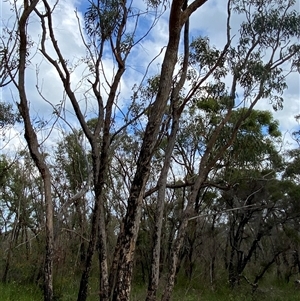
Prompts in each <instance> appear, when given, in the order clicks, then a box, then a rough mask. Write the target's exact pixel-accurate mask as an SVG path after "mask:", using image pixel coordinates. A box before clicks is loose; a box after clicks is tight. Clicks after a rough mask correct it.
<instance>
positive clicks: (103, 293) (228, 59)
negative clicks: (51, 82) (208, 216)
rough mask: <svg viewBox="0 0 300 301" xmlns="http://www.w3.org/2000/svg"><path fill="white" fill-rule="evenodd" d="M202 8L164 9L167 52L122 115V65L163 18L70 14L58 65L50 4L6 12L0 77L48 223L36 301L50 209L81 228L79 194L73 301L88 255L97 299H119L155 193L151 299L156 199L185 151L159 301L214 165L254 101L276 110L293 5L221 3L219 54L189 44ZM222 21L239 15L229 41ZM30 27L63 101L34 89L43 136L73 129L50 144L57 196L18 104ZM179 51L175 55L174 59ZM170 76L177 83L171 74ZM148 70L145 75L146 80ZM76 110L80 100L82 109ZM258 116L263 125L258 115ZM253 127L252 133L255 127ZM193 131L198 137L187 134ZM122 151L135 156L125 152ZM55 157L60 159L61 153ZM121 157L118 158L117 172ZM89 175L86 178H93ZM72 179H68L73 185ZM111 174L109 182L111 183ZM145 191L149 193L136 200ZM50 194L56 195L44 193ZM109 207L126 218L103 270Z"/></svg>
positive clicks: (24, 101) (294, 22)
mask: <svg viewBox="0 0 300 301" xmlns="http://www.w3.org/2000/svg"><path fill="white" fill-rule="evenodd" d="M205 2H207V1H206V0H194V1H192V2H191V3H188V2H187V1H186V0H173V1H170V2H169V4H170V11H169V24H168V26H169V31H168V42H167V46H166V49H165V53H164V56H163V60H162V66H161V70H160V73H159V74H158V75H157V76H154V77H153V78H152V79H150V80H149V81H148V84H149V85H148V87H145V86H144V84H143V80H144V78H143V79H142V82H141V83H136V84H135V86H134V87H133V92H132V97H131V102H130V103H129V104H126V105H125V106H123V107H122V106H121V104H120V98H119V88H120V84H121V81H122V80H126V76H125V75H126V72H127V70H128V64H131V63H129V62H130V58H131V57H132V56H134V49H135V47H137V45H138V44H139V43H141V41H143V39H145V38H146V37H147V35H148V34H149V32H150V31H151V29H152V28H153V27H154V26H155V24H156V22H157V20H158V19H159V17H160V9H162V10H164V9H166V8H167V6H166V2H165V1H147V4H146V6H145V7H146V8H145V11H142V10H138V9H135V6H134V3H133V2H127V1H124V0H122V1H119V0H114V1H92V2H90V3H89V5H88V7H87V9H86V13H85V15H84V17H83V24H81V19H80V14H79V13H78V12H77V13H75V15H74V17H75V18H77V20H78V27H79V32H80V37H81V41H80V42H81V44H82V46H83V47H84V50H85V53H86V54H85V56H83V57H81V58H80V59H79V60H78V61H76V62H75V63H74V62H73V63H72V62H71V61H70V60H68V55H67V54H65V53H64V51H63V48H62V47H61V41H60V40H59V39H58V31H57V30H56V28H57V27H56V25H55V24H56V19H55V12H56V9H57V5H56V4H55V5H52V4H51V3H50V2H48V1H47V0H43V1H42V2H41V3H40V4H39V5H37V4H38V2H37V1H33V2H30V3H29V2H28V1H24V3H23V6H22V7H21V8H20V9H19V8H18V9H17V8H15V13H16V18H15V19H16V28H17V29H18V31H17V36H16V38H15V44H12V46H10V45H9V41H10V37H11V35H10V34H8V38H7V40H5V39H4V40H3V42H5V43H4V44H3V47H2V48H3V49H7V51H8V50H9V51H10V55H7V51H6V50H5V52H3V58H4V59H3V61H4V62H5V68H6V69H5V74H8V75H9V78H10V79H9V80H10V81H11V82H12V83H13V84H14V85H15V88H16V89H17V91H18V93H19V99H20V103H19V105H18V108H19V111H20V114H21V116H22V119H23V121H24V128H25V139H26V141H27V143H28V146H29V150H30V154H31V156H32V159H33V160H34V162H35V164H36V166H37V167H38V169H39V172H40V175H41V177H42V179H43V183H44V195H45V204H46V213H47V214H46V225H47V226H46V234H47V235H46V237H47V243H46V245H47V247H46V265H45V279H46V281H45V284H46V285H45V300H51V299H52V298H53V287H52V268H53V245H54V234H53V211H54V209H56V208H54V209H53V205H54V204H55V201H56V200H59V202H58V204H61V203H62V202H65V197H64V196H63V195H64V193H65V194H66V195H67V194H68V193H69V195H72V196H73V197H70V198H68V200H67V203H68V204H70V205H72V204H74V206H75V208H76V207H77V214H78V215H79V216H82V217H83V216H85V217H86V215H87V213H86V212H84V210H83V209H82V207H80V202H84V198H83V196H84V194H85V193H87V192H89V195H91V196H92V197H93V204H92V206H91V216H90V227H89V238H88V246H87V250H86V256H85V261H84V264H83V266H84V268H83V272H82V275H81V281H80V287H79V292H78V300H82V301H84V300H86V298H87V294H88V283H89V277H90V273H91V269H92V264H93V257H94V253H95V250H96V249H97V251H98V255H99V256H98V260H99V292H100V299H101V300H114V301H117V300H129V297H130V290H131V281H132V277H133V268H134V255H135V253H136V243H137V239H138V233H139V232H140V231H139V230H140V229H139V228H140V222H141V216H142V213H143V199H144V198H147V197H149V196H151V197H153V195H152V194H153V191H154V192H156V191H157V195H156V201H155V202H156V209H155V212H156V213H155V215H156V221H155V226H154V231H153V246H154V247H153V255H152V267H151V270H152V273H151V276H150V281H149V287H148V297H147V298H148V300H155V298H156V291H157V285H158V279H159V274H158V271H159V268H158V265H159V262H160V258H159V254H160V253H161V247H160V241H161V232H162V231H161V229H162V224H163V218H164V217H163V212H164V205H165V202H164V199H165V195H166V192H168V190H167V188H168V186H169V185H170V183H167V180H168V175H169V174H170V173H171V172H172V171H173V172H174V171H176V168H177V167H178V165H180V163H178V162H176V160H174V159H176V156H177V155H178V154H179V155H181V156H182V158H183V159H182V160H183V161H184V160H185V157H184V155H185V154H184V149H185V147H186V146H187V145H188V144H189V143H191V142H193V143H195V145H194V144H193V147H194V149H193V150H192V152H193V156H194V157H193V158H194V160H190V161H189V165H190V166H187V165H185V166H184V168H183V169H185V168H186V170H185V173H186V177H185V178H184V183H183V184H186V185H185V187H184V185H182V183H181V184H180V183H179V182H176V176H174V177H173V178H174V179H175V180H174V182H175V183H171V184H173V186H175V188H178V187H179V186H180V187H179V188H183V187H184V188H186V189H185V190H183V191H182V193H178V194H177V195H174V199H175V200H176V197H177V196H179V197H180V196H183V198H182V199H180V200H177V204H178V206H177V207H176V206H175V207H176V210H177V209H178V212H180V215H177V217H178V218H177V217H176V218H177V220H176V224H177V225H178V228H177V231H174V232H173V231H170V232H172V238H173V242H172V246H171V248H170V261H169V271H168V274H169V275H168V281H167V285H166V288H165V292H164V294H163V297H162V300H164V301H166V300H169V299H170V298H171V292H172V290H173V286H174V283H175V276H176V270H177V268H178V266H179V261H180V260H179V259H180V252H181V249H182V245H183V242H184V238H185V237H186V232H187V230H188V226H189V222H190V220H191V218H192V217H193V216H194V215H196V214H198V212H199V211H198V209H199V206H198V205H199V196H201V192H202V189H203V187H204V186H205V185H206V184H207V180H208V179H211V178H213V177H212V174H213V173H215V172H216V170H219V169H220V166H222V165H223V164H229V163H228V162H229V158H230V150H232V149H233V148H234V143H235V141H241V142H242V143H243V144H244V143H246V141H245V140H246V138H249V137H248V135H246V134H243V130H245V127H246V125H245V124H247V120H249V123H251V121H252V123H253V119H255V117H253V116H252V115H251V114H254V113H253V109H254V107H255V105H256V104H257V103H258V101H260V100H262V99H268V100H269V101H270V102H272V104H273V106H274V107H275V108H280V107H281V105H282V101H283V99H282V96H281V93H282V92H283V91H284V89H286V82H285V80H286V73H285V71H284V69H283V68H282V66H283V65H285V64H286V65H287V66H289V67H290V70H288V71H287V73H289V72H290V71H295V70H296V69H297V68H298V67H299V49H300V46H299V45H298V44H297V43H296V42H295V43H294V42H291V41H293V39H296V40H297V39H299V32H298V25H299V20H300V18H299V15H298V13H297V12H295V11H294V10H293V5H294V2H293V1H279V0H278V1H264V2H253V1H250V0H249V1H238V0H229V1H228V4H227V15H228V16H227V27H226V43H225V45H224V47H223V48H221V49H217V48H216V47H213V46H211V45H210V42H209V39H208V38H206V37H202V36H201V37H199V38H197V39H195V40H194V41H193V42H192V43H191V44H190V45H189V40H188V37H189V26H188V24H189V18H190V17H192V16H193V14H194V13H195V12H196V11H197V10H198V9H199V8H200V7H201V6H202V5H204V4H205ZM150 9H151V10H152V11H153V12H154V17H153V18H152V19H151V22H150V23H149V24H147V25H148V27H147V28H146V29H145V31H144V32H142V31H141V30H138V25H139V21H140V17H141V16H142V14H143V13H144V12H148V11H149V10H150ZM232 14H239V15H240V16H241V17H242V18H243V19H244V22H242V24H241V27H240V32H239V35H238V34H237V35H235V34H232V30H231V16H232ZM33 18H35V20H39V22H40V30H41V40H40V43H39V45H38V51H39V53H40V54H41V55H42V57H43V58H44V59H45V60H46V61H47V62H48V63H49V65H50V67H49V68H52V69H51V70H54V71H55V73H56V74H57V77H58V78H59V80H60V82H61V88H62V89H63V95H64V96H63V97H64V98H63V100H62V101H61V102H59V103H58V104H55V103H53V101H52V100H48V99H47V97H46V96H45V95H43V93H42V92H43V91H42V87H41V86H40V85H39V84H38V85H37V91H38V94H39V97H40V99H43V100H46V102H47V103H49V104H50V105H51V106H52V108H53V117H54V120H55V121H54V122H52V123H51V122H50V123H49V124H50V125H51V126H53V128H52V130H51V131H50V135H51V134H53V133H54V132H55V130H54V125H56V124H58V122H62V123H63V124H64V125H68V126H70V124H72V123H73V122H74V123H77V125H78V126H79V127H80V129H78V130H77V131H75V132H74V131H73V133H71V135H66V142H67V143H66V145H65V146H63V145H60V148H59V151H58V153H56V155H57V158H58V159H59V160H60V162H59V163H61V165H62V166H63V171H62V173H61V174H63V175H65V177H66V183H67V184H68V185H67V186H66V187H65V188H66V192H64V188H59V187H60V186H59V185H58V184H59V183H58V181H56V180H55V179H54V178H53V175H54V174H59V173H58V170H57V169H55V168H53V169H51V168H50V167H52V166H51V164H50V163H49V162H51V160H50V159H48V158H47V156H46V155H45V153H44V152H43V148H41V147H42V146H43V145H45V143H44V144H43V143H42V139H41V138H40V136H39V135H38V133H37V130H36V129H35V128H34V127H33V118H32V116H30V110H29V102H28V95H27V93H29V91H30V87H27V86H26V85H25V75H26V74H27V72H28V69H27V66H28V65H29V64H30V60H29V57H28V55H29V53H30V49H31V47H34V43H30V30H29V27H28V26H27V25H28V24H29V22H30V20H31V19H33ZM183 29H184V35H183V36H182V35H181V32H182V30H183ZM181 41H182V43H183V45H184V54H183V57H182V58H179V48H180V45H181ZM6 42H7V43H6ZM14 45H17V46H14ZM107 54H109V57H111V64H112V65H113V68H110V67H109V68H108V67H107V66H106V59H107ZM15 58H18V68H17V69H16V70H17V71H16V72H17V76H15V75H14V73H13V72H12V71H11V70H15V69H14V67H15V64H14V60H15ZM79 65H80V66H82V67H83V69H84V71H83V73H82V75H81V78H80V80H79V82H78V85H77V86H76V84H75V85H74V81H73V80H75V79H74V77H73V73H74V72H75V70H76V68H77V67H78V66H79ZM177 66H178V67H179V68H178V69H179V71H178V72H177V71H175V70H177ZM148 67H149V66H148ZM148 67H147V68H146V69H145V77H146V76H147V75H146V73H147V70H148ZM1 70H2V69H1ZM109 70H113V72H109ZM1 72H2V71H1ZM16 78H17V79H18V80H16ZM225 79H229V84H228V86H226V85H225V83H224V82H225ZM187 86H188V88H186V87H187ZM78 87H80V88H78ZM79 91H80V92H79ZM82 100H85V104H83V102H82ZM67 105H70V107H71V108H72V113H74V114H73V116H71V114H69V113H68V109H69V108H68V109H67V107H68V106H67ZM257 116H260V117H261V115H260V114H258V115H256V117H257ZM74 117H76V121H75V119H74ZM265 118H267V117H266V116H265ZM190 119H193V124H192V122H190V123H189V122H187V121H192V120H190ZM58 120H59V121H58ZM228 124H229V125H230V126H228ZM261 124H264V123H263V122H261ZM248 126H249V127H250V125H248ZM254 126H257V125H256V124H255V122H254ZM274 126H275V127H276V124H273V127H274ZM70 128H72V129H73V128H75V127H73V126H71V127H70ZM192 130H198V131H197V133H196V132H194V133H193V132H191V131H192ZM195 133H196V134H195ZM53 135H54V134H53ZM184 135H186V136H187V137H184ZM193 135H194V136H193ZM80 137H82V138H80ZM79 138H80V139H82V140H84V141H86V146H85V147H86V151H85V152H84V151H83V147H82V145H80V143H78V139H79ZM243 138H245V140H243ZM242 140H243V141H242ZM120 142H122V145H123V146H124V147H128V146H129V147H128V148H129V151H128V150H127V149H124V150H123V151H122V150H120V145H118V144H120ZM131 145H132V149H133V152H131V150H130V147H131ZM63 150H66V153H61V151H63ZM234 153H235V150H234ZM161 154H163V155H161ZM64 155H65V156H66V157H64ZM122 156H124V157H125V160H124V163H123V162H122V160H123V158H122ZM130 156H132V157H133V158H134V160H133V165H132V166H131V173H130V176H129V172H126V168H125V166H126V167H127V166H128V161H129V159H128V158H130ZM248 156H250V154H248ZM162 157H163V158H162ZM71 158H73V161H72V162H71V164H70V163H69V162H68V161H67V160H68V159H71ZM172 160H174V161H175V162H174V161H172ZM185 161H186V162H188V161H187V160H185ZM154 163H157V164H156V165H155V164H154ZM122 164H123V166H122ZM89 166H91V167H92V170H91V171H90V167H89ZM189 167H192V168H190V169H189ZM156 168H157V169H158V172H159V177H158V179H156V177H155V174H154V172H155V171H156ZM75 170H76V171H77V172H78V173H76V175H72V174H73V173H74V171H75ZM51 172H52V174H51ZM90 173H91V178H92V179H91V181H89V175H90ZM112 175H114V176H115V175H116V178H114V177H113V176H112ZM119 175H121V177H118V176H119ZM151 181H152V182H151ZM84 182H86V183H87V184H88V185H85V183H84ZM153 182H154V185H153V186H152V188H153V187H154V188H153V189H152V191H151V187H150V184H151V185H152V183H153ZM155 182H156V183H155ZM89 184H91V189H90V190H89ZM114 184H117V185H119V186H120V187H122V188H124V189H122V192H123V193H121V192H120V191H117V190H116V189H114V187H113V186H114ZM176 185H177V186H176ZM148 187H150V189H149V191H146V188H148ZM55 188H57V189H58V190H60V191H58V190H57V191H54V190H55ZM60 192H63V194H60ZM79 196H80V197H79ZM113 197H116V199H117V200H122V205H119V206H117V205H116V202H115V201H112V200H110V198H113ZM110 206H114V208H117V209H118V210H119V211H117V213H116V214H115V216H117V215H121V214H122V213H123V212H122V211H124V213H123V216H122V221H121V223H120V227H119V229H118V231H117V233H118V237H117V242H116V246H115V249H114V255H113V259H112V262H111V267H110V266H109V259H108V257H109V256H108V251H109V250H108V245H107V241H108V240H107V225H108V221H109V219H110V218H111V217H112V215H113V214H112V210H109V208H110ZM58 210H59V209H58ZM117 217H118V216H117ZM145 221H146V220H143V222H145ZM116 279H117V281H116Z"/></svg>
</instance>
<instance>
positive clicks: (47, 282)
mask: <svg viewBox="0 0 300 301" xmlns="http://www.w3.org/2000/svg"><path fill="white" fill-rule="evenodd" d="M37 3H38V0H34V1H32V2H31V3H30V4H29V3H28V2H27V1H24V10H23V13H22V15H21V17H20V20H19V28H18V30H19V37H20V47H19V74H18V75H19V80H18V84H17V88H18V91H19V96H20V103H19V104H18V108H19V111H20V114H21V116H22V118H23V120H24V126H25V139H26V141H27V144H28V148H29V151H30V155H31V157H32V159H33V161H34V163H35V165H36V166H37V168H38V170H39V172H40V174H41V177H42V180H43V185H44V193H45V211H46V257H45V265H44V300H45V301H52V298H53V240H54V238H53V204H52V196H51V174H50V171H49V168H48V166H47V164H46V162H45V160H44V156H43V154H42V153H41V152H40V150H39V142H38V139H37V136H36V133H35V130H34V128H33V126H32V123H31V119H30V114H29V106H28V100H27V95H26V90H25V69H26V63H27V62H26V57H27V51H28V40H27V32H26V28H27V23H28V19H29V16H30V14H31V13H32V12H33V10H34V9H35V7H36V5H37Z"/></svg>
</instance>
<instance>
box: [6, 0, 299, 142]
mask: <svg viewBox="0 0 300 301" xmlns="http://www.w3.org/2000/svg"><path fill="white" fill-rule="evenodd" d="M1 5H2V9H1V18H2V24H3V22H4V24H6V23H7V20H9V19H10V18H11V16H12V12H11V11H10V10H9V3H8V2H2V4H1ZM87 5H88V1H73V0H64V1H62V0H61V1H59V3H58V5H57V7H56V10H55V14H54V22H55V25H54V28H55V33H56V36H57V40H58V43H59V46H60V47H61V50H62V52H63V54H64V56H65V57H66V58H68V59H69V60H70V62H72V63H73V64H76V63H78V62H79V60H80V58H81V57H82V56H84V55H85V48H84V47H83V45H82V43H81V39H80V33H79V30H78V24H77V18H76V15H75V10H76V9H77V10H78V17H79V19H80V20H81V22H82V18H83V14H84V10H85V8H86V7H87ZM133 6H134V7H136V8H137V9H141V10H143V9H145V3H144V1H138V0H136V1H133ZM297 7H298V8H299V1H298V2H297V5H296V8H297ZM152 19H153V15H152V14H150V13H148V14H146V15H142V16H141V17H140V20H139V27H138V30H137V34H142V33H143V32H145V31H146V26H147V25H148V24H149V22H151V20H152ZM238 22H239V18H238V17H237V18H235V19H233V24H232V26H233V27H232V30H233V31H234V30H237V29H238V26H236V27H235V24H238ZM190 28H191V39H192V38H193V37H196V36H198V35H199V34H202V35H203V34H205V35H208V36H209V38H210V41H211V43H212V45H214V46H216V47H220V48H222V47H223V45H224V43H225V40H226V35H225V28H226V1H219V0H209V1H208V2H207V3H206V4H205V5H204V6H203V7H201V8H200V9H199V10H198V11H197V12H196V13H195V14H194V15H193V16H192V18H191V20H190ZM29 30H30V34H31V36H32V39H33V41H35V42H36V45H35V47H36V49H35V50H34V49H32V56H31V65H30V66H29V67H28V74H27V84H28V87H30V88H29V91H30V95H29V99H30V102H31V113H32V115H33V116H43V117H44V119H45V120H49V119H51V118H52V117H53V115H52V112H53V109H52V108H51V106H50V105H49V104H48V103H47V102H45V101H44V100H43V99H42V98H41V97H40V95H39V94H38V93H37V92H36V91H35V86H36V85H38V86H39V89H40V92H42V93H43V95H44V96H45V98H46V99H47V100H48V102H51V103H53V104H54V105H56V104H59V103H60V101H61V100H63V99H64V97H65V95H64V93H63V89H62V85H61V83H60V80H59V79H58V77H57V74H56V72H55V71H54V70H53V68H52V67H51V66H50V64H49V63H48V62H46V61H45V59H43V58H42V56H41V54H40V53H39V51H38V42H39V40H40V29H39V21H38V20H37V19H36V18H33V19H32V21H31V23H30V25H29ZM167 40H168V11H166V12H165V13H164V14H163V15H162V16H161V18H160V20H159V21H158V23H157V24H156V26H155V27H154V28H153V30H152V31H151V33H150V34H149V36H148V37H147V38H146V39H144V40H143V41H142V42H140V43H139V44H138V45H137V46H136V48H135V49H134V50H133V52H132V55H131V57H130V59H129V61H128V63H127V69H126V74H125V76H124V78H123V79H122V81H121V85H120V87H119V92H120V103H119V105H120V106H121V107H122V106H126V103H127V102H128V101H129V100H130V96H131V94H132V87H133V86H134V85H135V84H136V85H139V84H140V82H141V80H142V78H143V74H144V73H145V71H146V70H147V66H148V64H149V62H151V61H152V60H153V59H154V58H155V57H156V56H157V55H158V54H159V53H160V52H161V51H162V50H163V48H164V47H165V46H166V44H167ZM50 52H51V51H50ZM162 58H163V52H162V55H160V56H159V57H158V58H157V59H156V60H155V61H154V62H153V63H152V65H151V67H150V68H149V73H148V74H149V76H150V75H153V74H157V73H159V71H160V65H161V62H162ZM104 69H105V73H106V76H107V78H111V77H112V76H113V73H114V70H115V66H114V64H113V62H112V60H111V56H110V55H106V56H105V59H104ZM37 74H38V76H37ZM86 74H87V70H86V66H84V65H79V66H78V67H77V68H76V70H74V72H73V73H72V83H73V87H76V89H77V90H76V91H77V92H76V93H77V95H78V96H79V95H81V96H80V98H81V100H82V106H85V105H86V104H85V101H86V100H88V99H89V97H88V94H86V96H87V98H86V99H85V97H84V96H83V95H82V92H83V91H84V90H85V89H86V85H85V83H84V82H83V81H82V78H83V75H86ZM288 86H289V89H288V90H287V91H286V92H285V94H284V97H285V103H284V109H283V110H282V111H277V112H273V113H274V118H275V119H278V120H279V122H280V127H281V129H282V131H283V133H286V139H287V140H288V141H289V142H291V143H292V140H291V137H290V133H291V132H292V131H294V130H295V129H297V127H298V124H297V122H296V121H295V119H294V116H295V115H297V114H299V113H300V100H299V94H300V91H299V90H300V83H299V74H291V75H290V76H289V78H288ZM103 91H104V93H105V89H104V90H103ZM0 100H1V101H17V100H18V99H17V93H16V91H15V90H14V89H13V87H6V88H5V89H3V90H2V91H1V93H0ZM66 105H67V108H68V109H69V110H70V112H71V111H72V109H71V106H70V104H69V103H68V102H66ZM257 108H258V109H261V110H266V109H268V110H272V106H271V105H270V104H269V103H268V101H261V102H260V103H259V104H258V106H257ZM86 112H87V114H91V115H92V114H93V106H92V105H90V104H89V105H88V106H87V107H86ZM70 114H72V113H70ZM45 135H46V134H45ZM20 139H22V138H21V137H20Z"/></svg>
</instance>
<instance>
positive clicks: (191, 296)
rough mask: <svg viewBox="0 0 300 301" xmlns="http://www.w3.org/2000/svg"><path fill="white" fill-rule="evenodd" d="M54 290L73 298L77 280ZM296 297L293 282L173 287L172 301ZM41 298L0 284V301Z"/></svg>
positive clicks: (140, 289) (285, 300)
mask: <svg viewBox="0 0 300 301" xmlns="http://www.w3.org/2000/svg"><path fill="white" fill-rule="evenodd" d="M94 280H96V279H94ZM93 282H94V284H93V286H94V285H96V281H93ZM95 287H97V286H95ZM63 288H64V289H63ZM56 292H57V294H56V298H55V300H57V301H58V300H59V301H71V300H72V301H73V300H76V297H77V292H78V283H75V281H74V282H73V283H72V282H71V281H65V282H64V283H62V286H57V289H56ZM90 292H91V294H90V296H89V298H88V300H89V301H92V300H98V295H97V293H95V292H96V290H93V289H91V291H90ZM131 296H132V297H131V301H143V300H145V296H146V287H145V286H142V285H138V286H134V287H133V289H132V294H131ZM299 296H300V291H299V290H297V289H295V288H294V286H293V283H289V284H280V283H277V284H276V285H275V286H269V285H268V287H262V288H259V289H258V290H257V291H256V292H255V293H254V294H252V293H251V291H250V288H249V286H242V287H241V288H239V289H237V290H235V291H231V290H230V289H228V288H227V287H226V286H224V287H220V288H218V289H216V290H214V291H212V290H211V289H210V288H208V287H204V288H201V287H200V286H199V287H196V286H195V285H194V286H189V285H188V286H186V285H185V286H183V285H181V286H180V287H177V288H176V289H175V290H174V292H173V297H172V301H261V300H266V301H267V300H268V301H270V300H271V301H296V300H300V297H299ZM41 300H43V296H42V292H41V290H40V289H39V288H38V287H36V286H33V285H21V284H17V283H9V284H0V301H41ZM158 300H159V298H158Z"/></svg>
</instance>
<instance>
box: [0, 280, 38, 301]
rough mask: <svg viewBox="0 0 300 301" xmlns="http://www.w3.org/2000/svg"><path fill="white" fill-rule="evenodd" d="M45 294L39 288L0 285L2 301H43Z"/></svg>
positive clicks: (0, 300)
mask: <svg viewBox="0 0 300 301" xmlns="http://www.w3.org/2000/svg"><path fill="white" fill-rule="evenodd" d="M41 300H43V294H42V292H41V290H40V289H39V288H38V287H37V286H33V285H20V284H17V283H13V282H12V283H9V284H3V283H0V301H41Z"/></svg>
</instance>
